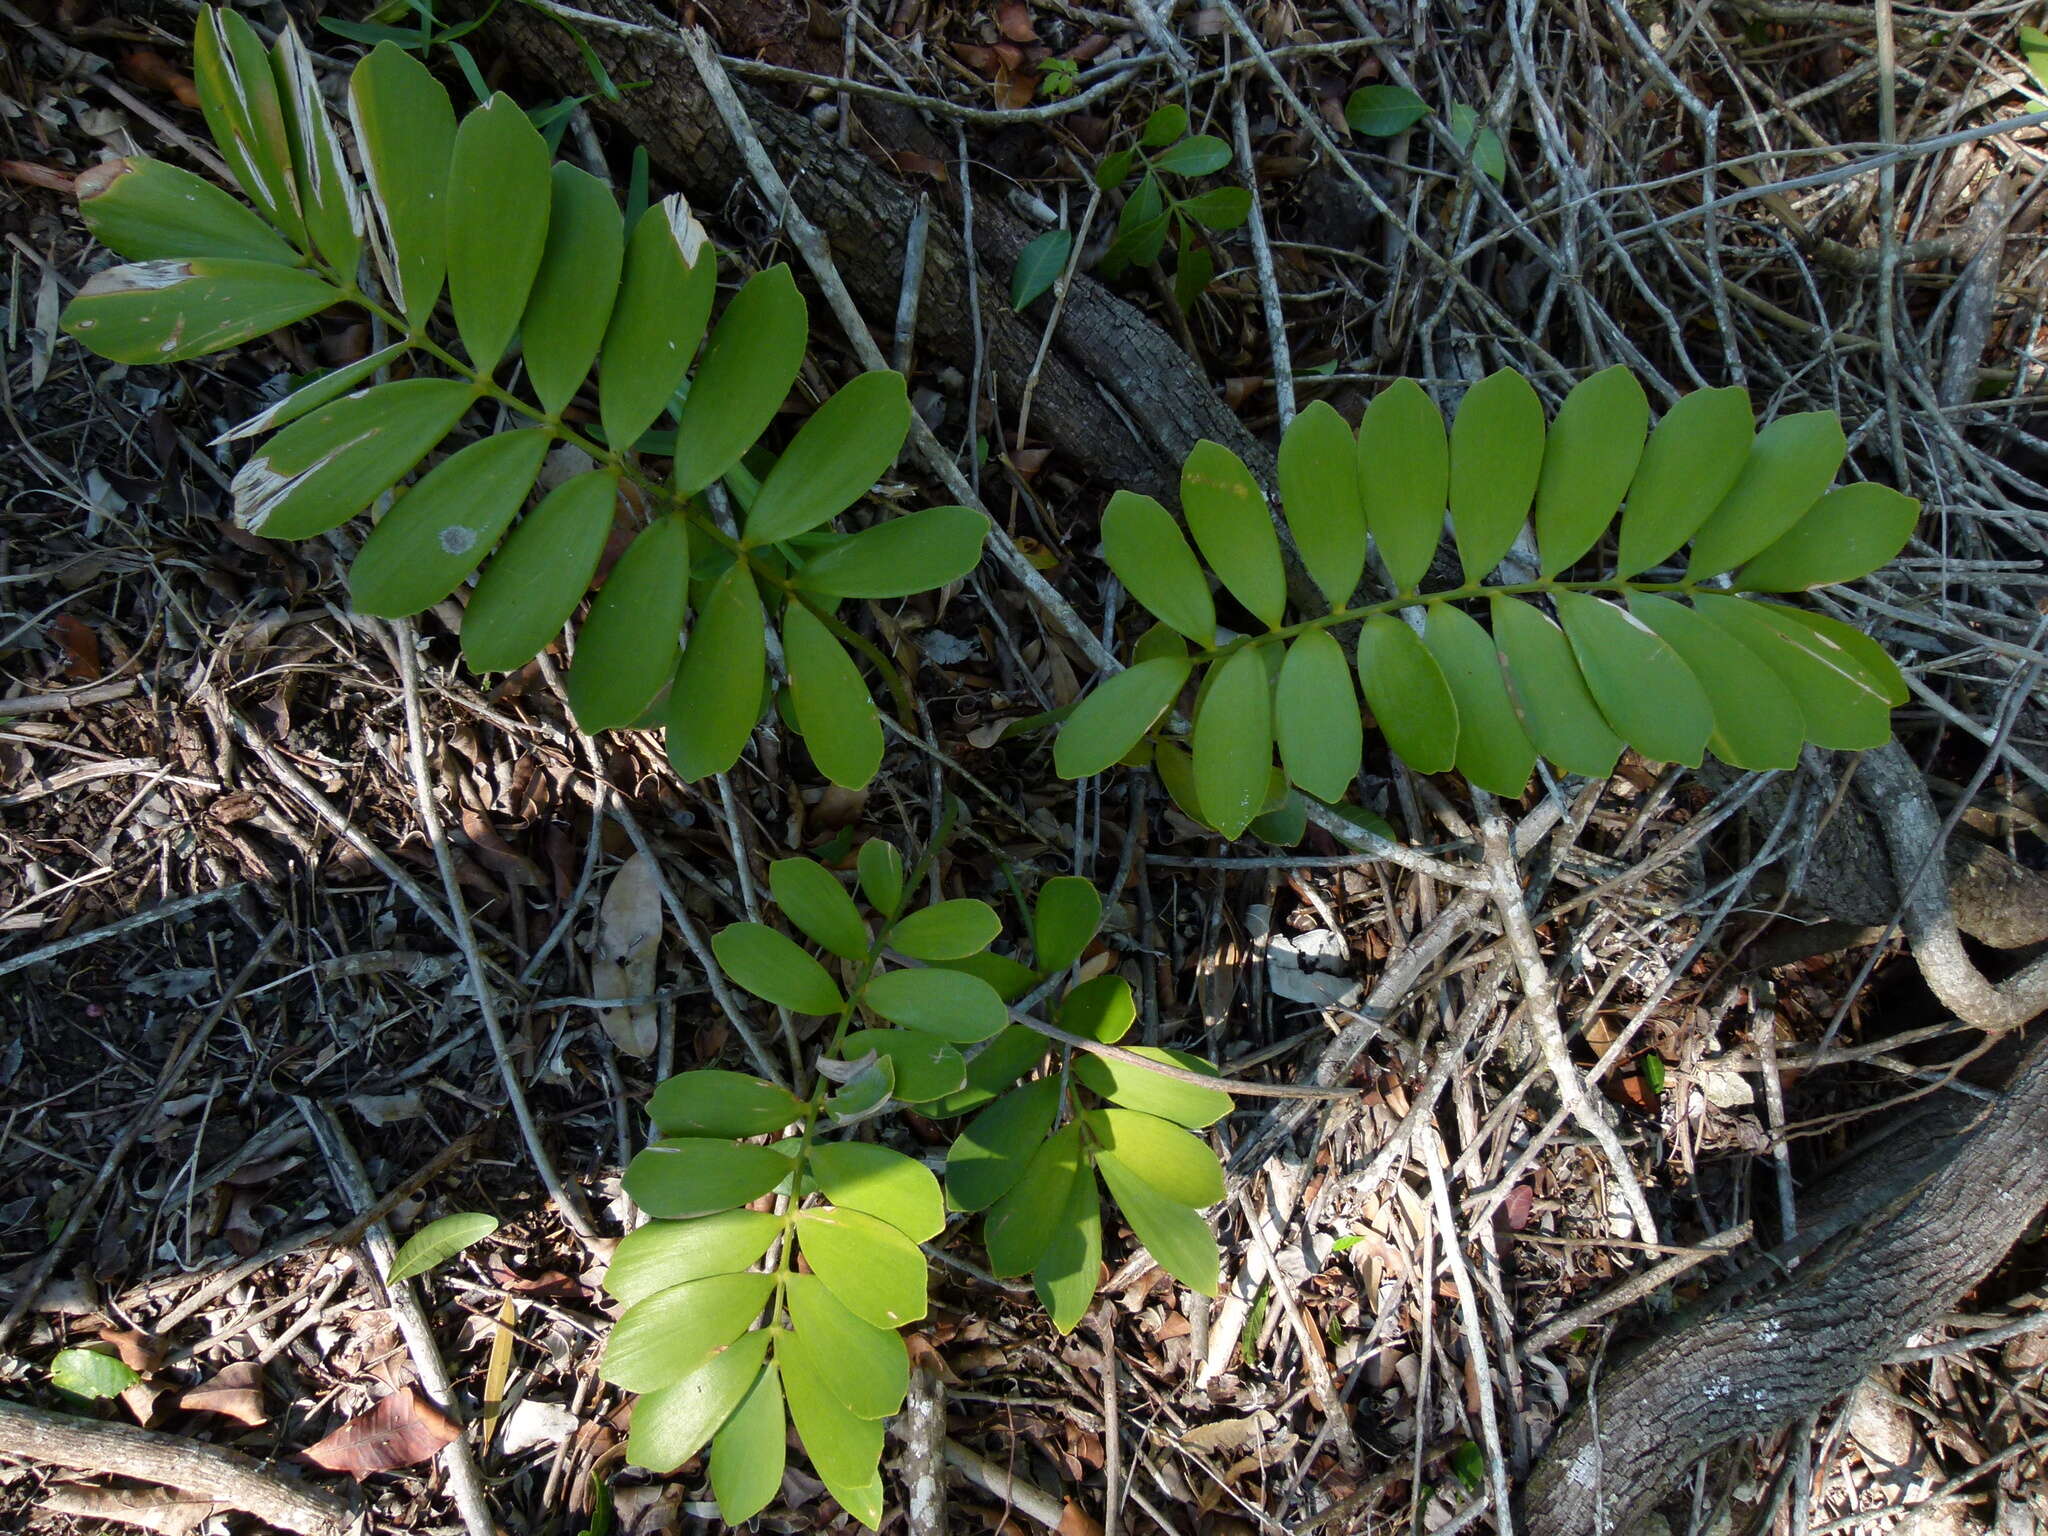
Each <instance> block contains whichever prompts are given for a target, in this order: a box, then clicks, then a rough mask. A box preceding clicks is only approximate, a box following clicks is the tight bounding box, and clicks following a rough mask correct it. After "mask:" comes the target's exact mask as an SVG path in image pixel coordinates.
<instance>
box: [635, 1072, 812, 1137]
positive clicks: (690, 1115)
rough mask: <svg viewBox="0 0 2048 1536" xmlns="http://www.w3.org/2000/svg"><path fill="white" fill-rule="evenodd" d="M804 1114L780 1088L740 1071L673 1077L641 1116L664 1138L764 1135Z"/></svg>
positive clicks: (666, 1081) (795, 1099) (786, 1092)
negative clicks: (644, 1115) (646, 1116)
mask: <svg viewBox="0 0 2048 1536" xmlns="http://www.w3.org/2000/svg"><path fill="white" fill-rule="evenodd" d="M803 1112H804V1107H803V1105H802V1104H801V1103H800V1102H798V1100H797V1097H796V1095H795V1094H793V1093H791V1092H790V1091H789V1090H788V1089H787V1088H785V1087H783V1086H782V1085H781V1084H780V1083H771V1082H769V1081H768V1080H767V1079H766V1078H761V1077H750V1076H749V1075H748V1074H746V1073H744V1072H725V1071H719V1070H715V1069H704V1070H701V1071H696V1072H678V1073H677V1074H676V1075H675V1076H674V1077H671V1078H667V1079H665V1080H664V1081H663V1082H661V1083H660V1084H659V1085H658V1086H657V1087H656V1088H655V1090H654V1097H653V1098H652V1099H650V1100H649V1101H648V1104H647V1115H648V1118H649V1119H651V1120H652V1121H653V1122H654V1125H655V1129H657V1130H658V1131H660V1132H661V1134H662V1135H664V1136H734V1137H741V1136H766V1135H769V1134H771V1133H773V1132H775V1131H779V1130H781V1129H782V1128H783V1127H784V1126H785V1125H788V1124H789V1123H790V1122H791V1121H792V1120H795V1119H797V1118H799V1117H800V1116H801V1115H802V1114H803Z"/></svg>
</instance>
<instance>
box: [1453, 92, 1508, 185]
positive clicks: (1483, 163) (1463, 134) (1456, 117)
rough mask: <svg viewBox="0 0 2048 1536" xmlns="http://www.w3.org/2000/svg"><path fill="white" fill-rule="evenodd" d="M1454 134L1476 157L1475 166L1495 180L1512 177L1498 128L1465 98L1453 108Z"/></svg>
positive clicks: (1471, 154)
mask: <svg viewBox="0 0 2048 1536" xmlns="http://www.w3.org/2000/svg"><path fill="white" fill-rule="evenodd" d="M1450 129H1451V137H1452V138H1454V139H1456V140H1457V141H1458V147H1459V148H1460V149H1462V150H1464V151H1465V153H1467V154H1468V155H1470V156H1471V157H1472V165H1473V167H1474V168H1475V169H1476V170H1477V171H1478V172H1479V173H1480V174H1481V175H1483V176H1487V177H1490V178H1491V179H1492V180H1494V181H1497V182H1498V181H1506V180H1507V178H1508V151H1507V146H1506V145H1505V144H1503V143H1502V142H1501V137H1500V134H1499V133H1498V132H1496V131H1495V130H1494V129H1492V128H1490V127H1488V126H1487V125H1486V124H1485V123H1483V122H1481V121H1480V117H1479V114H1478V113H1477V112H1476V111H1474V110H1473V109H1472V108H1471V107H1469V106H1467V105H1466V104H1465V103H1464V102H1462V101H1461V102H1458V103H1456V104H1454V105H1453V106H1452V108H1451V119H1450Z"/></svg>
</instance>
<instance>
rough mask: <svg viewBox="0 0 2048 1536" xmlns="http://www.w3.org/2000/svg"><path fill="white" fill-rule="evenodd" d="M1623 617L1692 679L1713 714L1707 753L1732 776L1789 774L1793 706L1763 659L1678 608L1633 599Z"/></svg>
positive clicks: (1798, 717)
mask: <svg viewBox="0 0 2048 1536" xmlns="http://www.w3.org/2000/svg"><path fill="white" fill-rule="evenodd" d="M1628 608H1629V612H1630V613H1632V614H1634V615H1635V616H1636V617H1637V618H1638V619H1641V620H1642V621H1643V622H1644V623H1645V624H1647V625H1649V626H1650V628H1651V629H1653V630H1655V631H1656V632H1657V634H1658V636H1659V638H1661V639H1662V640H1663V641H1664V643H1665V644H1666V645H1668V646H1670V647H1671V649H1672V650H1674V651H1676V652H1677V653H1678V659H1679V660H1680V661H1682V662H1684V663H1685V664H1686V666H1687V667H1688V668H1689V669H1690V670H1691V672H1692V675H1693V676H1694V677H1695V678H1696V679H1698V681H1699V685H1700V688H1701V689H1702V690H1703V691H1704V692H1705V693H1706V696H1707V704H1708V706H1709V708H1711V709H1712V711H1713V716H1714V728H1713V730H1712V732H1711V733H1709V735H1708V736H1707V746H1708V748H1709V750H1711V751H1712V752H1713V754H1714V756H1716V757H1718V758H1719V759H1721V761H1722V762H1724V763H1727V764H1728V765H1729V766H1730V767H1733V768H1748V769H1765V768H1795V767H1797V766H1798V764H1799V747H1800V744H1801V743H1802V742H1803V741H1805V739H1806V717H1805V716H1804V715H1803V714H1802V713H1801V712H1800V708H1799V701H1798V700H1797V699H1795V698H1793V697H1792V693H1791V690H1789V689H1788V688H1786V686H1785V685H1784V684H1783V683H1782V682H1780V681H1779V679H1778V674H1777V673H1775V672H1773V671H1772V670H1771V669H1770V667H1769V666H1768V665H1766V664H1765V662H1764V659H1763V658H1762V657H1761V656H1759V655H1757V654H1756V652H1755V651H1754V650H1752V649H1750V648H1749V647H1748V646H1747V645H1745V644H1743V642H1742V641H1740V640H1738V639H1736V638H1735V637H1734V636H1733V635H1730V634H1728V633H1726V632H1724V631H1723V630H1721V629H1719V628H1717V627H1716V626H1715V625H1714V624H1713V623H1712V621H1710V620H1708V619H1706V618H1703V617H1701V615H1699V614H1698V613H1695V612H1694V611H1693V610H1692V609H1690V608H1687V607H1686V606H1684V605H1683V604H1682V603H1674V602H1673V601H1671V599H1670V598H1668V597H1653V596H1651V595H1650V594H1648V593H1643V592H1638V593H1634V594H1632V595H1631V596H1630V598H1629V600H1628Z"/></svg>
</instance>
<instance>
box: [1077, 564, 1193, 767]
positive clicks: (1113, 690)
mask: <svg viewBox="0 0 2048 1536" xmlns="http://www.w3.org/2000/svg"><path fill="white" fill-rule="evenodd" d="M1182 547H1183V548H1185V547H1186V546H1185V545H1183V546H1182ZM1204 595H1205V596H1206V595H1207V594H1206V592H1205V593H1204ZM1189 667H1190V664H1189V662H1188V660H1187V658H1186V657H1173V656H1161V657H1159V658H1157V659H1155V660H1152V661H1141V662H1139V663H1138V664H1137V665H1136V666H1135V667H1130V668H1127V669H1126V670H1124V671H1122V672H1119V673H1117V674H1115V675H1114V676H1113V677H1110V678H1107V679H1105V680H1104V681H1103V682H1101V683H1098V684H1097V685H1096V688H1095V691H1094V692H1093V693H1091V694H1089V695H1088V697H1087V698H1085V699H1083V700H1082V701H1081V703H1080V705H1079V706H1078V707H1077V708H1076V709H1075V710H1074V712H1073V714H1071V715H1069V716H1068V717H1067V721H1066V723H1065V724H1064V725H1062V726H1061V727H1060V734H1059V740H1058V741H1056V742H1055V743H1054V744H1053V753H1052V761H1053V768H1054V770H1055V771H1056V772H1057V773H1058V774H1059V775H1060V777H1061V778H1064V779H1085V778H1087V777H1089V776H1090V775H1092V774H1097V773H1101V772H1102V771H1103V770H1104V769H1105V768H1108V767H1109V766H1110V765H1111V764H1113V763H1116V762H1119V761H1121V760H1122V759H1123V757H1124V756H1125V755H1126V754H1127V753H1129V752H1130V750H1131V749H1132V748H1133V747H1135V746H1136V745H1137V744H1138V742H1139V741H1140V740H1142V739H1143V737H1144V735H1145V733H1146V732H1147V731H1149V730H1151V729H1152V726H1153V724H1154V723H1155V722H1156V721H1157V720H1158V719H1159V717H1160V716H1161V715H1163V714H1165V713H1166V710H1167V708H1168V706H1170V705H1171V704H1172V703H1173V701H1174V699H1175V698H1176V697H1178V696H1179V694H1180V691H1181V689H1182V687H1184V686H1185V685H1186V683H1187V680H1188V671H1189Z"/></svg>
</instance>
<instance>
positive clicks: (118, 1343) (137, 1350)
mask: <svg viewBox="0 0 2048 1536" xmlns="http://www.w3.org/2000/svg"><path fill="white" fill-rule="evenodd" d="M99 1336H100V1342H101V1343H102V1344H111V1345H113V1346H114V1353H115V1354H117V1355H119V1356H120V1357H121V1363H122V1364H123V1365H125V1366H127V1367H128V1369H129V1370H131V1371H133V1372H134V1373H135V1374H136V1375H138V1376H147V1375H148V1374H149V1373H150V1372H151V1371H153V1370H155V1369H156V1368H157V1367H158V1366H160V1365H162V1364H163V1363H164V1348H163V1345H161V1344H159V1343H158V1342H157V1341H156V1340H155V1339H154V1338H153V1337H152V1336H150V1335H149V1334H146V1333H138V1332H136V1331H135V1330H134V1329H133V1328H102V1329H100V1330H99Z"/></svg>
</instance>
